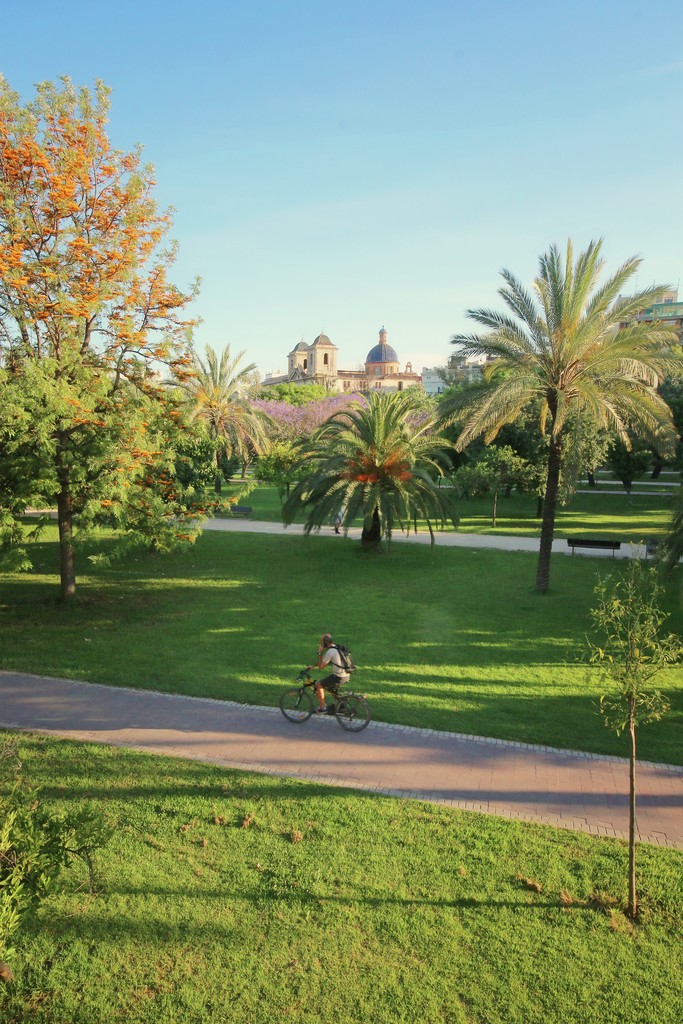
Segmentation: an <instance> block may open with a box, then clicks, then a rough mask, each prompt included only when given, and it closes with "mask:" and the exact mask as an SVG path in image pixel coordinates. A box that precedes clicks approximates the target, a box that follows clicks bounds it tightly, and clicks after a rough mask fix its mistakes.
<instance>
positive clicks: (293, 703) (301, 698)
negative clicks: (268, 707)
mask: <svg viewBox="0 0 683 1024" xmlns="http://www.w3.org/2000/svg"><path fill="white" fill-rule="evenodd" d="M280 711H281V712H282V714H283V715H284V716H285V718H286V719H287V721H289V722H306V721H308V719H309V718H310V717H311V715H312V714H313V698H312V697H311V692H310V690H307V689H304V687H302V686H293V687H292V688H291V690H285V692H284V693H283V694H282V696H281V697H280Z"/></svg>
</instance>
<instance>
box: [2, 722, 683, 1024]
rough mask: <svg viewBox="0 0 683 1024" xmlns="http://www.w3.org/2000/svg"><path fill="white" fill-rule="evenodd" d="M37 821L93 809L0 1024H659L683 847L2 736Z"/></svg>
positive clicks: (682, 1013)
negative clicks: (627, 910) (103, 830)
mask: <svg viewBox="0 0 683 1024" xmlns="http://www.w3.org/2000/svg"><path fill="white" fill-rule="evenodd" d="M21 754H22V760H23V761H24V766H25V772H26V773H27V774H28V776H29V777H30V778H31V779H32V781H34V782H35V783H39V784H41V785H42V786H43V787H44V795H45V798H46V799H47V800H48V801H49V803H50V806H51V808H52V809H53V810H59V809H66V808H70V809H75V808H76V807H80V806H83V805H88V804H92V803H94V804H96V805H100V804H101V803H102V802H104V804H105V808H106V813H107V816H108V817H109V819H110V820H111V821H112V822H113V823H115V824H116V825H117V828H116V830H115V835H114V838H113V840H112V843H111V845H110V846H109V847H108V848H107V849H106V850H104V851H102V852H101V853H100V854H99V855H98V857H97V861H96V864H97V869H98V873H99V880H100V886H101V892H100V893H99V894H98V895H97V896H95V897H92V896H90V895H89V894H88V892H87V885H86V884H85V883H86V878H85V872H84V869H83V866H82V865H78V866H76V867H74V868H72V869H70V870H69V871H68V872H67V873H66V875H65V876H64V877H63V879H62V881H61V882H60V883H59V885H58V887H57V889H56V891H55V892H54V893H53V895H52V896H51V897H50V898H49V899H48V900H47V901H46V902H45V903H44V904H43V905H42V906H41V908H40V910H39V911H38V913H37V914H36V916H35V917H34V918H32V919H30V920H28V921H27V922H26V924H25V926H24V927H23V928H22V932H21V934H20V941H19V942H18V944H17V945H18V949H17V954H16V956H15V957H14V958H13V961H12V966H13V968H14V971H15V975H16V981H15V983H14V984H13V985H12V986H10V987H4V988H0V1019H1V1020H2V1021H3V1024H115V1022H116V1024H118V1022H121V1021H126V1024H206V1022H211V1024H273V1022H275V1021H283V1022H284V1021H290V1020H291V1021H298V1022H301V1024H359V1022H363V1024H365V1022H368V1024H622V1022H628V1024H678V1022H679V1021H680V1020H681V1019H683V998H682V996H681V988H680V978H681V966H682V965H681V946H680V942H679V941H678V940H679V939H680V927H681V924H683V921H682V920H681V917H680V908H681V897H682V896H683V892H682V891H681V877H682V872H681V868H682V867H683V857H682V856H681V854H680V853H677V852H676V851H673V850H667V849H660V848H655V847H647V846H643V847H641V849H640V855H639V856H640V859H639V871H640V875H639V878H640V894H641V906H642V920H641V922H640V923H639V924H638V925H637V926H636V927H635V928H634V927H633V926H631V924H630V923H629V922H628V921H627V919H626V918H625V917H624V916H623V914H622V912H621V907H622V905H623V903H624V901H625V898H626V865H627V850H626V846H625V844H623V843H621V842H618V841H615V840H608V839H598V838H596V837H590V836H588V835H583V834H580V833H574V832H567V831H560V830H554V829H551V828H547V827H543V826H534V825H530V824H526V823H518V822H506V821H503V820H501V819H497V818H493V817H485V816H480V815H477V814H472V813H467V812H459V811H453V810H450V809H447V808H443V807H437V806H431V805H428V804H423V803H417V802H411V801H399V800H395V799H390V798H384V797H378V796H375V795H373V796H368V795H365V794H354V793H350V792H349V791H347V790H343V791H342V790H337V789H334V788H327V787H320V786H315V785H312V784H306V783H302V782H293V781H288V780H284V779H276V778H273V777H271V776H254V775H249V774H247V773H239V772H235V771H228V770H221V769H218V768H215V767H211V766H206V765H201V764H195V763H191V762H182V761H175V760H170V759H166V758H161V757H152V756H146V755H141V754H135V753H132V752H128V751H123V750H116V749H113V748H105V747H99V746H95V745H85V744H83V745H78V744H73V743H66V742H59V741H56V740H52V739H46V738H32V737H26V736H25V737H22V738H21Z"/></svg>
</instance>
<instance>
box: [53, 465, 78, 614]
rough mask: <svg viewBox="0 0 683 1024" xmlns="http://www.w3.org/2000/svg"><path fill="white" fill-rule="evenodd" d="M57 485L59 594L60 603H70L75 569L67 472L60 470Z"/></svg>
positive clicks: (72, 595)
mask: <svg viewBox="0 0 683 1024" xmlns="http://www.w3.org/2000/svg"><path fill="white" fill-rule="evenodd" d="M59 485H60V487H59V494H58V495H57V525H58V527H59V568H60V593H61V598H62V601H70V600H71V598H72V597H74V596H75V594H76V569H75V566H74V546H73V511H72V506H71V491H70V489H69V473H68V470H66V469H62V470H60V472H59Z"/></svg>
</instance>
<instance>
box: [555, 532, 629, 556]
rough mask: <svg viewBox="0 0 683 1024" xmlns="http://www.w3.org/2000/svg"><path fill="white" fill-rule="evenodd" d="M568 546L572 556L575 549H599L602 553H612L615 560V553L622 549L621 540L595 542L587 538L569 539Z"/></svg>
mask: <svg viewBox="0 0 683 1024" xmlns="http://www.w3.org/2000/svg"><path fill="white" fill-rule="evenodd" d="M567 544H568V545H569V547H570V548H571V549H572V555H573V554H574V549H575V548H597V549H598V550H600V551H611V552H612V558H614V552H615V551H618V550H619V548H620V547H621V541H620V540H595V539H593V538H587V537H569V538H568V540H567Z"/></svg>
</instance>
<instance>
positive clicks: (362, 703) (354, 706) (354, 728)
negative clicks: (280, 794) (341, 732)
mask: <svg viewBox="0 0 683 1024" xmlns="http://www.w3.org/2000/svg"><path fill="white" fill-rule="evenodd" d="M335 716H336V719H337V721H338V722H339V724H340V725H341V727H342V729H347V730H348V732H360V731H361V729H364V728H365V727H366V725H369V724H370V719H371V717H372V716H371V714H370V705H369V704H368V702H367V701H366V699H365V697H361V696H360V695H359V694H357V693H350V694H349V695H348V697H342V698H341V700H340V701H339V703H338V704H337V709H336V711H335Z"/></svg>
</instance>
